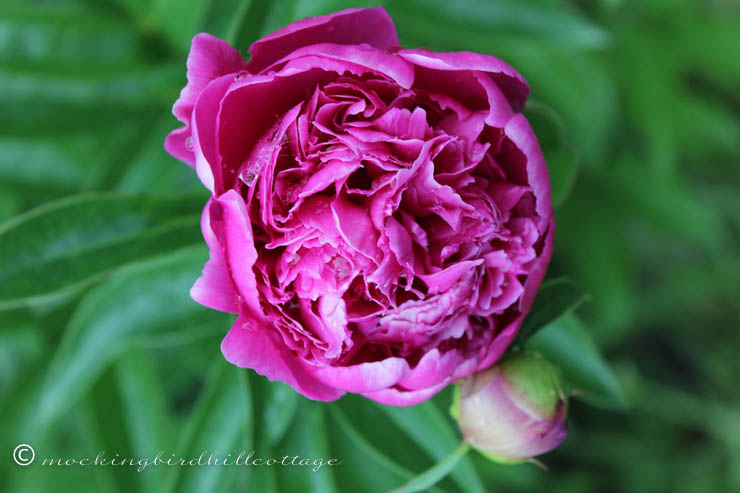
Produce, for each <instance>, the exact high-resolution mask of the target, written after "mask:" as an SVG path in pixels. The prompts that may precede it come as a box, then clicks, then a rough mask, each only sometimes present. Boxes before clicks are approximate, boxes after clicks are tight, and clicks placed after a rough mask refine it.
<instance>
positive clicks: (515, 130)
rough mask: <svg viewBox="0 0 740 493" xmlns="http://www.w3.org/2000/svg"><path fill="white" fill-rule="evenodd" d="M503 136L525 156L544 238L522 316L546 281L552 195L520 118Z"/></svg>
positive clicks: (526, 288) (531, 137)
mask: <svg viewBox="0 0 740 493" xmlns="http://www.w3.org/2000/svg"><path fill="white" fill-rule="evenodd" d="M504 133H505V134H506V136H507V137H508V138H509V139H511V141H512V142H513V143H514V144H515V145H516V146H517V147H518V148H519V150H520V151H522V152H523V153H524V155H525V156H526V158H527V179H528V181H529V185H530V186H531V187H532V190H534V195H535V198H536V199H537V203H536V211H537V215H538V216H539V217H540V222H539V224H538V225H537V229H539V231H540V234H544V235H545V237H544V245H543V247H542V252H541V253H540V255H539V257H538V258H537V261H536V262H535V264H534V266H533V267H532V269H531V270H530V272H529V277H528V278H527V282H526V283H525V284H524V293H523V294H522V297H521V300H520V302H519V309H520V310H521V311H522V312H523V313H527V312H529V310H530V308H531V307H532V303H533V302H534V297H535V295H536V294H537V290H538V289H539V287H540V283H541V282H542V279H543V278H544V277H545V272H546V271H547V266H548V264H549V263H550V258H551V257H552V251H553V247H554V243H555V215H554V213H553V208H552V191H551V189H550V176H549V173H548V171H547V164H546V163H545V158H544V156H543V155H542V150H541V149H540V146H539V143H538V142H537V137H536V136H535V134H534V132H533V131H532V127H531V126H530V125H529V122H528V121H527V119H526V118H525V117H524V116H523V115H516V116H514V118H512V119H511V121H509V123H507V124H506V127H505V128H504Z"/></svg>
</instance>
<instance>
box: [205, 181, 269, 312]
mask: <svg viewBox="0 0 740 493" xmlns="http://www.w3.org/2000/svg"><path fill="white" fill-rule="evenodd" d="M211 204H212V206H211V224H212V225H213V229H214V232H215V233H216V235H217V237H218V238H219V241H220V243H221V245H222V246H223V249H224V252H225V254H226V259H227V261H228V264H229V267H230V269H231V276H232V278H233V279H234V283H235V284H236V287H237V288H238V290H239V293H240V294H241V297H242V299H243V300H244V303H245V304H246V305H247V306H248V307H249V308H250V309H251V310H252V312H253V313H255V314H261V313H262V309H261V308H260V304H259V300H258V297H257V281H256V279H255V276H254V271H253V270H252V267H253V266H254V263H255V261H256V260H257V251H256V250H255V248H254V239H253V237H252V223H251V222H250V220H249V216H248V215H247V207H246V205H245V204H244V199H243V198H242V197H241V195H239V194H238V193H237V192H236V191H235V190H229V191H228V192H226V193H225V194H223V195H221V196H220V197H218V198H216V199H214V200H212V201H211Z"/></svg>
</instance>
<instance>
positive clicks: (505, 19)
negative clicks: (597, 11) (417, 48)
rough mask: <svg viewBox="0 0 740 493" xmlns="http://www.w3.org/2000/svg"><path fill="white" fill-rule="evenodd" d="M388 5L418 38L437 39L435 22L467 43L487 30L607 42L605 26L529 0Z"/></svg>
mask: <svg viewBox="0 0 740 493" xmlns="http://www.w3.org/2000/svg"><path fill="white" fill-rule="evenodd" d="M388 9H389V11H390V13H391V16H392V18H393V20H394V21H396V22H397V24H398V29H399V32H401V33H402V35H404V36H405V35H408V34H409V33H410V34H412V35H415V36H416V37H417V38H418V37H425V38H427V39H430V38H434V40H435V41H436V42H439V38H438V36H437V34H438V30H437V28H438V29H442V30H443V32H444V33H445V34H448V33H449V34H451V33H457V35H458V36H459V37H460V38H463V39H465V38H468V37H469V39H470V40H471V41H470V43H471V44H479V43H478V41H477V38H475V36H476V35H487V36H488V37H489V39H490V40H491V42H492V43H493V44H496V42H497V41H498V42H501V41H502V40H503V39H506V38H508V39H512V40H514V41H516V38H519V39H522V40H527V41H528V42H531V40H537V41H548V42H550V43H552V44H556V45H558V46H561V47H568V48H570V49H571V50H573V49H584V48H585V49H593V48H602V47H604V46H606V45H607V44H608V43H609V35H608V34H607V33H606V32H605V31H604V30H602V29H601V28H600V27H598V26H596V25H594V24H591V23H589V22H588V21H587V20H586V19H584V18H582V17H580V16H578V15H577V14H576V13H575V11H570V10H567V9H562V8H560V9H558V8H551V7H550V6H545V5H533V4H532V2H521V1H519V0H498V1H496V2H487V1H485V2H484V1H480V0H458V1H457V2H454V3H451V2H445V1H444V0H423V1H422V0H403V1H399V0H395V1H389V2H388ZM420 14H421V15H420ZM430 33H434V35H433V36H432V35H430ZM473 40H475V41H473ZM458 42H459V41H458Z"/></svg>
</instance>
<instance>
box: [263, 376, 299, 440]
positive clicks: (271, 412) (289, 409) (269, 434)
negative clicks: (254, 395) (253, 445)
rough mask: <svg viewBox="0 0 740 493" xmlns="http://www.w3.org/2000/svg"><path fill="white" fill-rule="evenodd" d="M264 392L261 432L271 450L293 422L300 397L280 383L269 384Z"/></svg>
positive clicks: (290, 388)
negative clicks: (263, 419)
mask: <svg viewBox="0 0 740 493" xmlns="http://www.w3.org/2000/svg"><path fill="white" fill-rule="evenodd" d="M265 390H266V392H265V400H264V406H263V408H262V409H263V412H264V418H265V421H264V424H263V426H264V428H263V431H264V434H265V438H266V441H267V443H266V445H267V446H268V447H269V448H272V447H273V446H275V445H276V444H277V443H278V442H279V441H280V440H281V439H282V438H283V436H284V435H285V432H286V431H288V427H289V426H290V424H291V423H292V422H293V421H294V419H295V415H296V410H297V409H298V401H299V399H300V397H299V395H298V393H297V392H296V391H295V390H294V389H293V388H292V387H290V386H288V385H285V384H284V383H282V382H269V383H268V384H267V388H266V389H265Z"/></svg>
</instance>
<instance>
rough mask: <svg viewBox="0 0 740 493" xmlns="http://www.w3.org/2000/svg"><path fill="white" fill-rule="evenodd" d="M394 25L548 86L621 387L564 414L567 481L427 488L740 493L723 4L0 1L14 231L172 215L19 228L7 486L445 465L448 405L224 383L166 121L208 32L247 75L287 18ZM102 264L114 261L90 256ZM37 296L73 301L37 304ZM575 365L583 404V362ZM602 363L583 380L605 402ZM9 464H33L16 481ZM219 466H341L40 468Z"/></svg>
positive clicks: (739, 67)
mask: <svg viewBox="0 0 740 493" xmlns="http://www.w3.org/2000/svg"><path fill="white" fill-rule="evenodd" d="M377 4H382V5H384V6H385V7H386V8H387V9H388V11H389V12H390V14H391V16H392V18H393V20H394V22H395V24H396V27H397V29H398V31H399V35H400V38H401V41H402V44H403V45H404V46H407V47H416V46H427V47H429V48H431V49H433V50H439V51H454V50H471V51H478V52H482V53H489V54H493V55H495V56H498V57H499V58H502V59H504V60H505V61H507V62H509V63H511V64H512V65H514V66H515V67H516V68H517V69H519V70H520V71H521V73H522V74H523V75H524V76H525V77H526V78H527V79H528V81H529V82H530V85H531V86H532V100H533V102H534V104H532V105H531V106H529V108H528V110H527V112H528V114H529V115H530V116H531V118H532V121H533V123H534V124H535V126H536V128H537V129H538V132H539V135H540V139H541V141H542V143H543V147H544V148H545V151H546V154H547V158H548V162H549V163H550V166H551V167H552V170H553V182H554V183H553V186H554V187H555V188H556V189H557V191H558V193H557V197H556V199H557V200H558V202H562V204H558V205H559V207H558V210H557V220H558V223H557V224H558V230H557V245H556V251H555V256H554V259H553V263H552V265H551V268H550V271H549V274H548V275H549V276H550V277H555V276H561V275H567V276H568V277H571V278H573V279H574V280H575V281H576V282H577V283H578V284H579V285H580V286H582V288H583V289H584V291H586V292H588V293H590V295H591V299H590V301H589V302H588V303H586V304H584V305H582V306H581V307H580V308H579V309H578V314H579V316H580V318H581V320H582V321H583V325H584V326H585V327H586V328H587V331H588V333H590V334H591V337H593V339H594V340H595V342H596V344H597V345H598V346H599V347H600V348H601V350H602V352H603V354H604V356H605V358H606V360H607V361H608V362H609V367H611V368H612V369H613V375H616V380H618V381H619V384H620V387H621V396H620V395H619V393H620V390H619V387H617V386H616V384H615V385H613V387H614V388H613V389H612V390H613V392H612V394H613V395H611V396H610V398H602V399H599V398H598V396H594V395H591V396H589V394H588V392H586V393H585V394H584V396H583V397H584V399H579V398H575V399H574V400H573V401H572V406H571V416H570V419H569V424H570V429H571V435H570V437H569V438H568V439H567V440H566V442H565V443H564V444H563V445H562V446H561V447H560V448H558V449H557V450H556V451H554V452H552V453H550V454H548V455H546V456H544V457H543V458H542V459H543V461H544V462H545V463H546V464H547V465H548V466H549V467H550V471H549V472H544V471H541V470H540V469H538V468H537V467H535V466H530V465H523V466H514V467H511V466H501V465H496V464H493V463H490V462H487V461H485V460H484V459H482V458H481V457H480V456H478V455H477V454H471V455H470V456H469V457H468V459H466V460H465V461H463V463H461V465H460V466H459V467H458V468H457V470H456V471H455V472H454V473H453V474H452V475H451V476H450V477H449V478H447V479H445V480H444V482H442V483H440V484H439V485H438V486H437V489H436V491H507V492H510V491H513V492H517V491H556V492H557V491H568V492H581V491H583V492H590V491H604V492H610V491H615V492H616V491H620V492H621V491H628V492H637V491H677V492H682V491H685V492H694V491H740V406H738V404H740V392H738V388H739V384H738V377H739V376H740V358H738V350H739V349H740V332H739V331H738V320H739V319H740V303H739V302H740V255H739V253H740V193H739V192H740V166H738V165H739V164H740V3H738V2H736V1H733V0H714V1H709V0H707V1H699V0H697V1H689V0H642V1H634V2H629V1H626V0H625V1H623V0H591V1H589V0H572V1H566V0H527V1H522V0H456V1H454V2H453V1H449V0H388V1H380V2H378V1H375V2H364V1H356V2H349V1H338V0H314V1H311V0H278V1H270V2H267V1H261V0H252V1H251V2H250V1H248V0H187V1H186V0H153V1H151V2H150V1H146V0H87V1H85V0H56V1H51V0H50V1H19V0H18V1H13V0H2V2H0V115H2V124H1V125H0V221H2V222H6V221H7V220H9V219H11V218H13V217H14V216H16V215H17V214H19V213H23V212H25V211H27V210H30V209H32V208H34V207H37V206H41V205H44V204H47V203H51V202H53V201H57V200H59V199H66V198H68V197H72V196H76V195H78V194H83V193H84V194H89V193H94V194H97V193H98V192H120V193H122V194H132V193H147V194H167V195H169V196H170V198H168V199H158V198H155V199H142V198H138V197H134V198H131V197H130V196H129V195H110V194H105V195H91V196H90V195H88V196H87V198H84V197H83V198H71V199H68V202H62V203H61V205H59V204H57V205H52V206H47V207H50V209H47V212H48V211H49V210H51V213H49V214H47V215H46V216H44V217H45V218H46V219H43V221H45V222H43V221H42V223H39V224H42V225H43V226H44V228H43V231H42V230H40V229H39V228H40V226H38V224H37V223H33V224H36V226H35V227H36V229H33V228H30V227H29V228H30V229H29V230H28V233H27V234H25V236H23V238H25V239H24V240H22V241H20V240H19V241H15V242H14V243H13V244H12V245H11V244H10V242H9V240H8V236H7V235H5V236H3V233H2V231H5V230H7V229H8V228H9V227H10V226H3V227H1V228H5V229H0V242H3V241H5V242H6V244H2V243H0V264H1V265H2V269H3V270H0V300H5V299H10V298H13V297H14V296H15V297H16V298H18V299H20V298H23V297H24V296H25V298H24V301H23V303H18V302H13V303H5V304H3V303H2V301H0V454H1V455H3V459H2V462H0V489H1V490H3V491H13V492H37V491H75V492H84V491H112V492H115V491H121V492H131V491H158V492H159V491H200V492H205V491H247V489H248V490H249V491H260V492H261V491H368V492H376V491H386V490H388V489H389V488H391V487H394V486H397V485H399V484H400V483H402V482H404V481H405V480H407V479H409V478H410V477H411V476H413V475H414V474H417V473H419V472H421V471H423V470H424V469H426V468H428V467H429V466H431V465H432V464H434V463H435V461H437V460H439V459H440V458H441V457H443V456H444V455H446V454H447V453H448V452H449V451H451V450H452V449H453V448H454V447H455V445H456V443H457V441H458V440H459V438H458V435H457V431H456V430H455V428H454V424H453V423H451V421H450V420H449V419H448V417H447V414H446V406H447V405H448V402H449V391H446V392H444V393H443V394H442V395H440V396H439V397H437V398H435V400H434V401H433V402H430V403H427V405H422V406H416V407H415V408H412V409H411V410H399V409H396V408H385V407H383V406H377V405H374V404H372V403H370V402H369V401H365V400H363V399H361V398H356V397H349V398H344V399H342V400H341V401H340V403H339V404H332V405H323V404H317V403H313V402H310V401H307V400H306V399H303V398H298V397H296V395H295V393H293V392H292V391H291V390H290V389H288V388H287V387H285V386H283V385H280V384H277V385H275V384H267V383H266V381H265V379H263V378H261V377H259V376H256V375H254V374H252V373H251V372H246V371H242V370H238V369H235V368H233V367H229V366H228V365H227V364H226V363H224V362H223V361H222V357H221V355H220V352H219V349H218V345H219V342H220V339H221V337H222V335H223V334H224V333H225V332H226V330H227V328H228V327H229V326H230V323H231V320H232V319H231V318H230V317H229V316H228V315H225V314H221V313H217V312H213V311H210V310H207V309H205V308H202V307H200V306H198V305H196V304H195V303H193V302H192V301H190V299H189V297H188V294H187V291H188V289H189V287H190V285H191V284H192V282H193V280H194V279H195V278H196V277H197V276H198V274H199V272H200V270H201V267H202V264H203V261H204V259H205V257H206V252H205V249H204V247H203V245H202V240H201V238H200V232H199V228H198V218H199V210H200V208H201V207H202V204H203V203H204V201H205V198H206V197H207V194H206V192H205V191H204V190H202V187H201V185H200V184H199V182H197V179H196V177H195V174H194V173H193V172H192V170H191V169H190V168H188V167H187V166H186V165H184V164H182V163H180V162H178V161H176V160H175V159H174V158H171V157H170V156H168V155H166V154H165V152H164V151H163V148H162V142H163V139H164V137H165V135H166V134H167V133H168V132H169V131H170V130H171V129H173V128H175V127H177V126H179V124H178V123H177V122H176V121H175V119H174V117H172V115H171V113H170V108H171V105H172V103H173V102H174V101H175V99H176V98H177V96H178V94H179V91H180V89H181V87H182V86H183V85H184V83H185V59H186V55H187V51H188V49H189V44H190V38H191V37H192V35H193V34H194V33H197V32H201V31H208V32H210V33H212V34H214V35H216V36H219V37H221V38H224V39H227V40H228V41H230V42H231V43H233V44H234V45H235V46H236V47H237V48H239V49H240V51H241V52H242V53H243V54H246V49H247V47H248V46H249V43H250V42H251V41H253V40H255V39H256V38H258V37H260V36H262V35H264V34H266V33H268V32H271V31H273V30H275V29H277V28H279V27H282V26H284V25H286V24H287V23H289V22H292V21H293V20H296V19H299V18H302V17H306V16H310V15H321V14H326V13H329V12H332V11H335V10H339V9H341V8H347V7H353V6H371V5H377ZM556 181H557V182H556ZM568 191H570V194H569V196H568V198H567V200H563V199H564V197H565V195H566V193H567V192H568ZM175 194H176V195H175ZM147 200H151V203H150V202H147ZM54 211H57V212H56V213H55V212H54ZM142 211H145V212H142ZM32 214H38V213H32ZM55 214H56V215H55ZM106 214H109V215H110V217H108V216H106ZM142 214H144V216H146V217H145V218H144V219H142V217H143V216H142ZM173 218H175V219H173ZM15 221H17V220H15ZM75 221H77V223H75ZM73 223H74V224H73ZM13 224H14V223H11V226H12V225H13ZM70 224H72V225H73V226H74V225H76V226H75V227H88V229H89V230H88V231H87V232H86V233H85V234H87V236H85V235H84V234H83V235H82V236H81V237H80V238H78V240H77V241H79V242H80V243H79V245H78V246H80V245H81V246H80V248H79V249H78V250H79V252H80V253H79V255H78V257H77V258H75V259H73V260H71V261H70V262H71V264H70V265H72V267H74V269H76V272H81V273H82V274H80V278H79V279H77V280H78V281H80V282H76V283H75V285H74V286H71V287H69V286H63V285H62V284H60V283H58V282H57V279H56V277H55V275H56V271H55V270H54V269H56V268H57V267H55V266H54V265H45V264H44V265H36V264H35V263H34V259H35V258H36V257H34V255H36V254H37V253H39V252H37V251H36V250H34V248H35V247H34V245H35V244H38V242H39V241H40V240H39V238H42V239H43V240H44V242H43V244H44V245H51V248H62V247H64V245H62V244H61V243H63V242H61V240H60V241H57V242H56V243H55V241H56V240H57V239H58V238H62V237H63V235H64V231H65V228H67V227H71V226H70ZM80 225H81V226H80ZM44 235H45V236H44ZM16 236H18V235H16ZM25 241H27V242H28V244H27V245H26V244H25V243H24V242H25ZM64 241H67V240H64ZM34 242H36V243H34ZM96 242H97V243H96ZM90 244H96V245H98V247H100V250H99V252H103V254H104V255H103V256H98V257H95V256H92V255H89V256H88V255H87V254H86V251H85V246H86V245H90ZM18 252H21V253H18ZM24 252H26V253H24ZM170 252H174V253H170ZM41 253H43V254H50V253H49V252H48V251H45V252H41ZM23 255H26V256H25V257H24V256H23ZM50 255H52V256H53V252H51V254H50ZM2 256H6V258H5V259H3V258H2ZM11 256H12V257H13V259H19V260H17V261H16V260H14V262H12V263H10V262H8V259H10V258H11ZM24 262H26V263H25V264H24ZM24 265H25V266H26V267H27V266H28V265H30V266H31V267H30V268H31V269H36V270H35V271H29V270H28V269H26V270H24ZM66 267H69V265H67V266H66ZM66 267H65V266H62V268H66ZM29 272H31V273H32V274H33V275H32V276H31V277H29V274H28V273H29ZM101 273H102V274H101ZM83 274H84V275H83ZM40 284H44V289H46V291H45V292H51V291H54V292H55V293H56V294H55V296H42V297H38V296H33V294H34V290H35V289H37V288H38V287H39V285H40ZM11 301H12V300H11ZM16 301H17V300H16ZM569 320H570V322H568V323H575V322H573V321H572V319H569ZM566 322H567V321H566ZM566 322H562V323H566ZM548 330H549V328H547V329H545V330H544V331H543V332H542V333H541V334H542V337H543V338H544V339H542V340H540V342H539V343H540V344H547V343H548V341H549V340H550V339H552V334H550V336H551V337H550V339H547V337H548V334H547V331H548ZM582 342H583V344H584V345H585V346H589V344H590V341H588V340H585V341H582ZM569 357H570V358H571V360H572V361H573V362H574V363H573V364H574V365H575V367H576V370H575V371H576V372H577V371H582V372H584V374H583V375H581V376H582V377H583V378H585V379H586V380H588V378H589V377H590V375H591V374H590V373H589V374H588V375H586V374H585V373H588V371H587V369H588V368H589V367H588V363H589V362H588V361H586V359H584V360H583V361H581V360H580V359H579V358H581V356H580V355H579V353H578V352H577V351H576V352H571V353H570V354H569ZM597 360H598V358H597ZM602 363H603V362H602ZM579 364H582V365H586V366H583V367H579V366H578V365H579ZM599 365H600V366H599ZM609 367H606V366H605V365H603V364H601V363H600V360H598V361H597V364H596V366H594V367H593V368H595V369H596V370H594V371H601V372H603V373H604V375H602V376H603V378H602V380H606V381H607V382H608V381H609V379H610V378H612V373H610V372H609V369H608V368H609ZM584 368H586V369H585V370H584ZM576 377H577V375H576ZM576 380H577V378H576ZM18 443H30V444H32V445H33V446H34V448H35V450H36V456H37V459H36V460H37V462H36V463H34V464H33V465H31V466H29V467H25V468H21V467H19V466H17V465H16V464H15V463H13V461H12V458H11V452H12V450H13V448H14V447H15V446H16V445H17V444H18ZM206 449H207V450H209V451H211V450H217V451H219V452H224V453H225V452H228V451H239V450H252V449H256V450H257V453H258V454H257V455H260V456H263V457H269V456H270V454H272V455H275V456H280V457H281V456H283V455H295V454H299V453H300V454H303V455H304V456H307V457H324V458H327V459H328V458H330V457H338V458H341V459H343V460H344V463H343V464H342V465H341V466H337V467H334V468H326V467H325V468H323V469H322V471H321V472H319V473H311V472H310V471H306V470H305V469H303V470H298V469H296V468H279V467H272V468H261V469H254V470H251V471H250V470H245V469H239V468H223V467H208V468H180V467H174V468H165V467H150V468H148V469H146V470H145V471H143V472H141V473H137V472H135V471H134V470H133V468H130V467H96V468H83V467H66V468H65V467H55V468H44V467H43V466H41V465H40V464H39V463H38V461H39V459H40V458H44V457H95V455H97V453H98V452H99V451H100V450H105V451H106V453H107V456H108V457H110V456H114V455H115V454H116V453H118V454H119V455H120V456H121V457H137V458H144V457H150V458H152V457H153V456H154V455H156V453H157V452H158V451H160V450H163V451H165V452H166V455H169V454H170V453H178V454H181V455H182V456H184V457H188V456H194V457H197V456H198V455H199V454H200V452H201V451H203V450H206Z"/></svg>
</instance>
